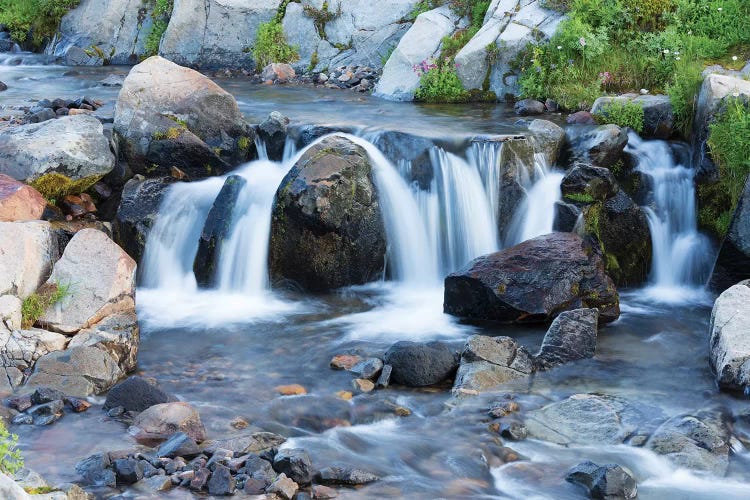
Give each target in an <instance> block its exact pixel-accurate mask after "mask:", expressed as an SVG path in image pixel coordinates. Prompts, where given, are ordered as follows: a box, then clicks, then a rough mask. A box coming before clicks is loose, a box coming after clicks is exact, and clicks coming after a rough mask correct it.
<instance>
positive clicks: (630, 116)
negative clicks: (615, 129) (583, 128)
mask: <svg viewBox="0 0 750 500" xmlns="http://www.w3.org/2000/svg"><path fill="white" fill-rule="evenodd" d="M595 116H596V118H597V121H600V122H602V123H614V124H615V125H618V126H620V127H630V128H632V129H633V130H635V131H636V132H638V133H641V132H643V108H642V107H640V106H639V105H638V104H635V103H632V102H627V101H623V100H616V101H613V102H611V103H609V104H607V105H606V106H603V107H602V108H601V110H599V111H598V112H597V113H596V115H595Z"/></svg>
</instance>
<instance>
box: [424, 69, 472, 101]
mask: <svg viewBox="0 0 750 500" xmlns="http://www.w3.org/2000/svg"><path fill="white" fill-rule="evenodd" d="M414 71H416V72H417V74H419V75H420V79H419V88H418V89H417V91H416V92H415V93H414V99H415V100H417V101H423V102H432V103H436V102H448V103H456V102H466V101H467V100H468V99H469V93H468V92H466V90H465V89H464V86H463V84H462V83H461V80H460V79H459V78H458V75H457V74H456V68H455V66H454V64H453V62H452V61H451V60H450V59H440V60H438V61H435V60H430V61H422V63H421V64H419V65H417V66H415V68H414Z"/></svg>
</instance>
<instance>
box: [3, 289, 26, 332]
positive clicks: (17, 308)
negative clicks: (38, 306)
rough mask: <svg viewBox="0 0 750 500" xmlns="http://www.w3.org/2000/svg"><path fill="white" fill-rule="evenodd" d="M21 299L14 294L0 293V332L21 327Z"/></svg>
mask: <svg viewBox="0 0 750 500" xmlns="http://www.w3.org/2000/svg"><path fill="white" fill-rule="evenodd" d="M21 306H22V302H21V299H19V298H18V297H16V296H15V295H0V332H2V329H3V328H5V329H6V330H8V331H11V332H12V331H13V330H20V329H21V319H22V317H21Z"/></svg>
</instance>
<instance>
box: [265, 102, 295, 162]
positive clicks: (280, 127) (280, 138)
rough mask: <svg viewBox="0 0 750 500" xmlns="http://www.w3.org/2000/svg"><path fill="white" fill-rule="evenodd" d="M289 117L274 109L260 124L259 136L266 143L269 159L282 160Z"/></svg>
mask: <svg viewBox="0 0 750 500" xmlns="http://www.w3.org/2000/svg"><path fill="white" fill-rule="evenodd" d="M288 125H289V118H287V117H286V116H284V115H282V114H281V113H279V112H277V111H274V112H272V113H271V114H269V115H268V117H266V119H265V120H263V121H262V122H261V124H260V125H258V138H260V139H261V140H262V141H263V143H264V144H265V145H266V153H268V159H269V160H273V161H281V159H282V158H283V156H284V145H285V143H286V129H287V126H288Z"/></svg>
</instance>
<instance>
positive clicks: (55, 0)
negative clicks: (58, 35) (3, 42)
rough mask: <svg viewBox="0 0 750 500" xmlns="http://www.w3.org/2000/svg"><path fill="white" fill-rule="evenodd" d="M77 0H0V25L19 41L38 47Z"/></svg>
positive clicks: (53, 31) (48, 38)
mask: <svg viewBox="0 0 750 500" xmlns="http://www.w3.org/2000/svg"><path fill="white" fill-rule="evenodd" d="M79 3H80V0H0V24H4V25H6V26H7V27H8V29H9V30H10V36H11V38H13V40H14V41H16V42H17V43H19V44H22V45H27V46H28V45H30V46H31V48H33V49H40V48H41V47H42V46H43V45H44V44H45V43H46V42H47V41H49V40H51V39H52V37H53V36H54V34H55V32H56V31H57V27H58V26H59V25H60V20H61V19H62V17H63V16H64V15H65V14H66V13H67V12H68V11H69V10H71V9H74V8H76V7H77V6H78V4H79Z"/></svg>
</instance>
